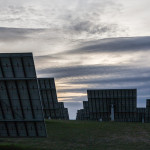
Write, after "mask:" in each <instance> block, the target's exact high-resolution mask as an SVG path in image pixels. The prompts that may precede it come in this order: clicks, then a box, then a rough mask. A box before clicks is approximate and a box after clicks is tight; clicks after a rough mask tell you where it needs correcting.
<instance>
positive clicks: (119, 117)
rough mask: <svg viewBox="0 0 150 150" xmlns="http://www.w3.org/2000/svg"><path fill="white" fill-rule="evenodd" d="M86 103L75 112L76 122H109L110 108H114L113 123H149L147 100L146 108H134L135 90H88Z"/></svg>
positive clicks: (135, 101) (135, 100)
mask: <svg viewBox="0 0 150 150" xmlns="http://www.w3.org/2000/svg"><path fill="white" fill-rule="evenodd" d="M87 94H88V101H84V102H83V107H84V109H81V110H78V111H77V118H76V119H77V120H98V121H99V120H102V121H110V120H111V117H110V116H111V106H112V104H113V106H114V117H115V118H114V121H119V122H142V120H144V122H150V121H149V119H150V115H149V107H148V106H149V100H147V107H146V108H136V105H137V104H136V103H137V91H136V89H106V90H88V91H87Z"/></svg>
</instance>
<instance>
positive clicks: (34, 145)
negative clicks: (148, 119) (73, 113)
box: [0, 120, 150, 150]
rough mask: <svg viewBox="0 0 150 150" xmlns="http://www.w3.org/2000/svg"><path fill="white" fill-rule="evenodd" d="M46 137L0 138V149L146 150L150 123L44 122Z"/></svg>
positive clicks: (148, 143) (149, 134) (148, 142)
mask: <svg viewBox="0 0 150 150" xmlns="http://www.w3.org/2000/svg"><path fill="white" fill-rule="evenodd" d="M46 126H47V132H48V138H13V139H10V138H6V139H4V138H3V139H2V138H0V150H150V124H142V123H115V122H114V123H111V122H103V123H99V122H87V121H84V122H82V121H56V120H53V121H46Z"/></svg>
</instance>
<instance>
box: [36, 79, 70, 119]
mask: <svg viewBox="0 0 150 150" xmlns="http://www.w3.org/2000/svg"><path fill="white" fill-rule="evenodd" d="M38 82H39V86H40V92H41V98H42V105H43V111H44V117H45V118H51V119H64V120H68V119H69V115H68V109H67V108H64V103H63V102H58V99H57V93H56V87H55V81H54V78H38Z"/></svg>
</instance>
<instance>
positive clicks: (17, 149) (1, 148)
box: [0, 144, 32, 150]
mask: <svg viewBox="0 0 150 150" xmlns="http://www.w3.org/2000/svg"><path fill="white" fill-rule="evenodd" d="M0 150H32V149H31V148H29V147H25V146H22V145H18V144H0Z"/></svg>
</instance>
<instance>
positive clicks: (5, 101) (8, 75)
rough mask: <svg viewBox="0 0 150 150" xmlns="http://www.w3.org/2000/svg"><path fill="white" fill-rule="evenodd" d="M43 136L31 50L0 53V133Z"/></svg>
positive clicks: (43, 130) (9, 135)
mask: <svg viewBox="0 0 150 150" xmlns="http://www.w3.org/2000/svg"><path fill="white" fill-rule="evenodd" d="M45 136H46V128H45V123H44V118H43V110H42V105H41V100H40V93H39V87H38V84H37V78H36V73H35V67H34V62H33V56H32V54H31V53H23V54H22V53H21V54H20V53H17V54H9V53H8V54H0V137H45Z"/></svg>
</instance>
